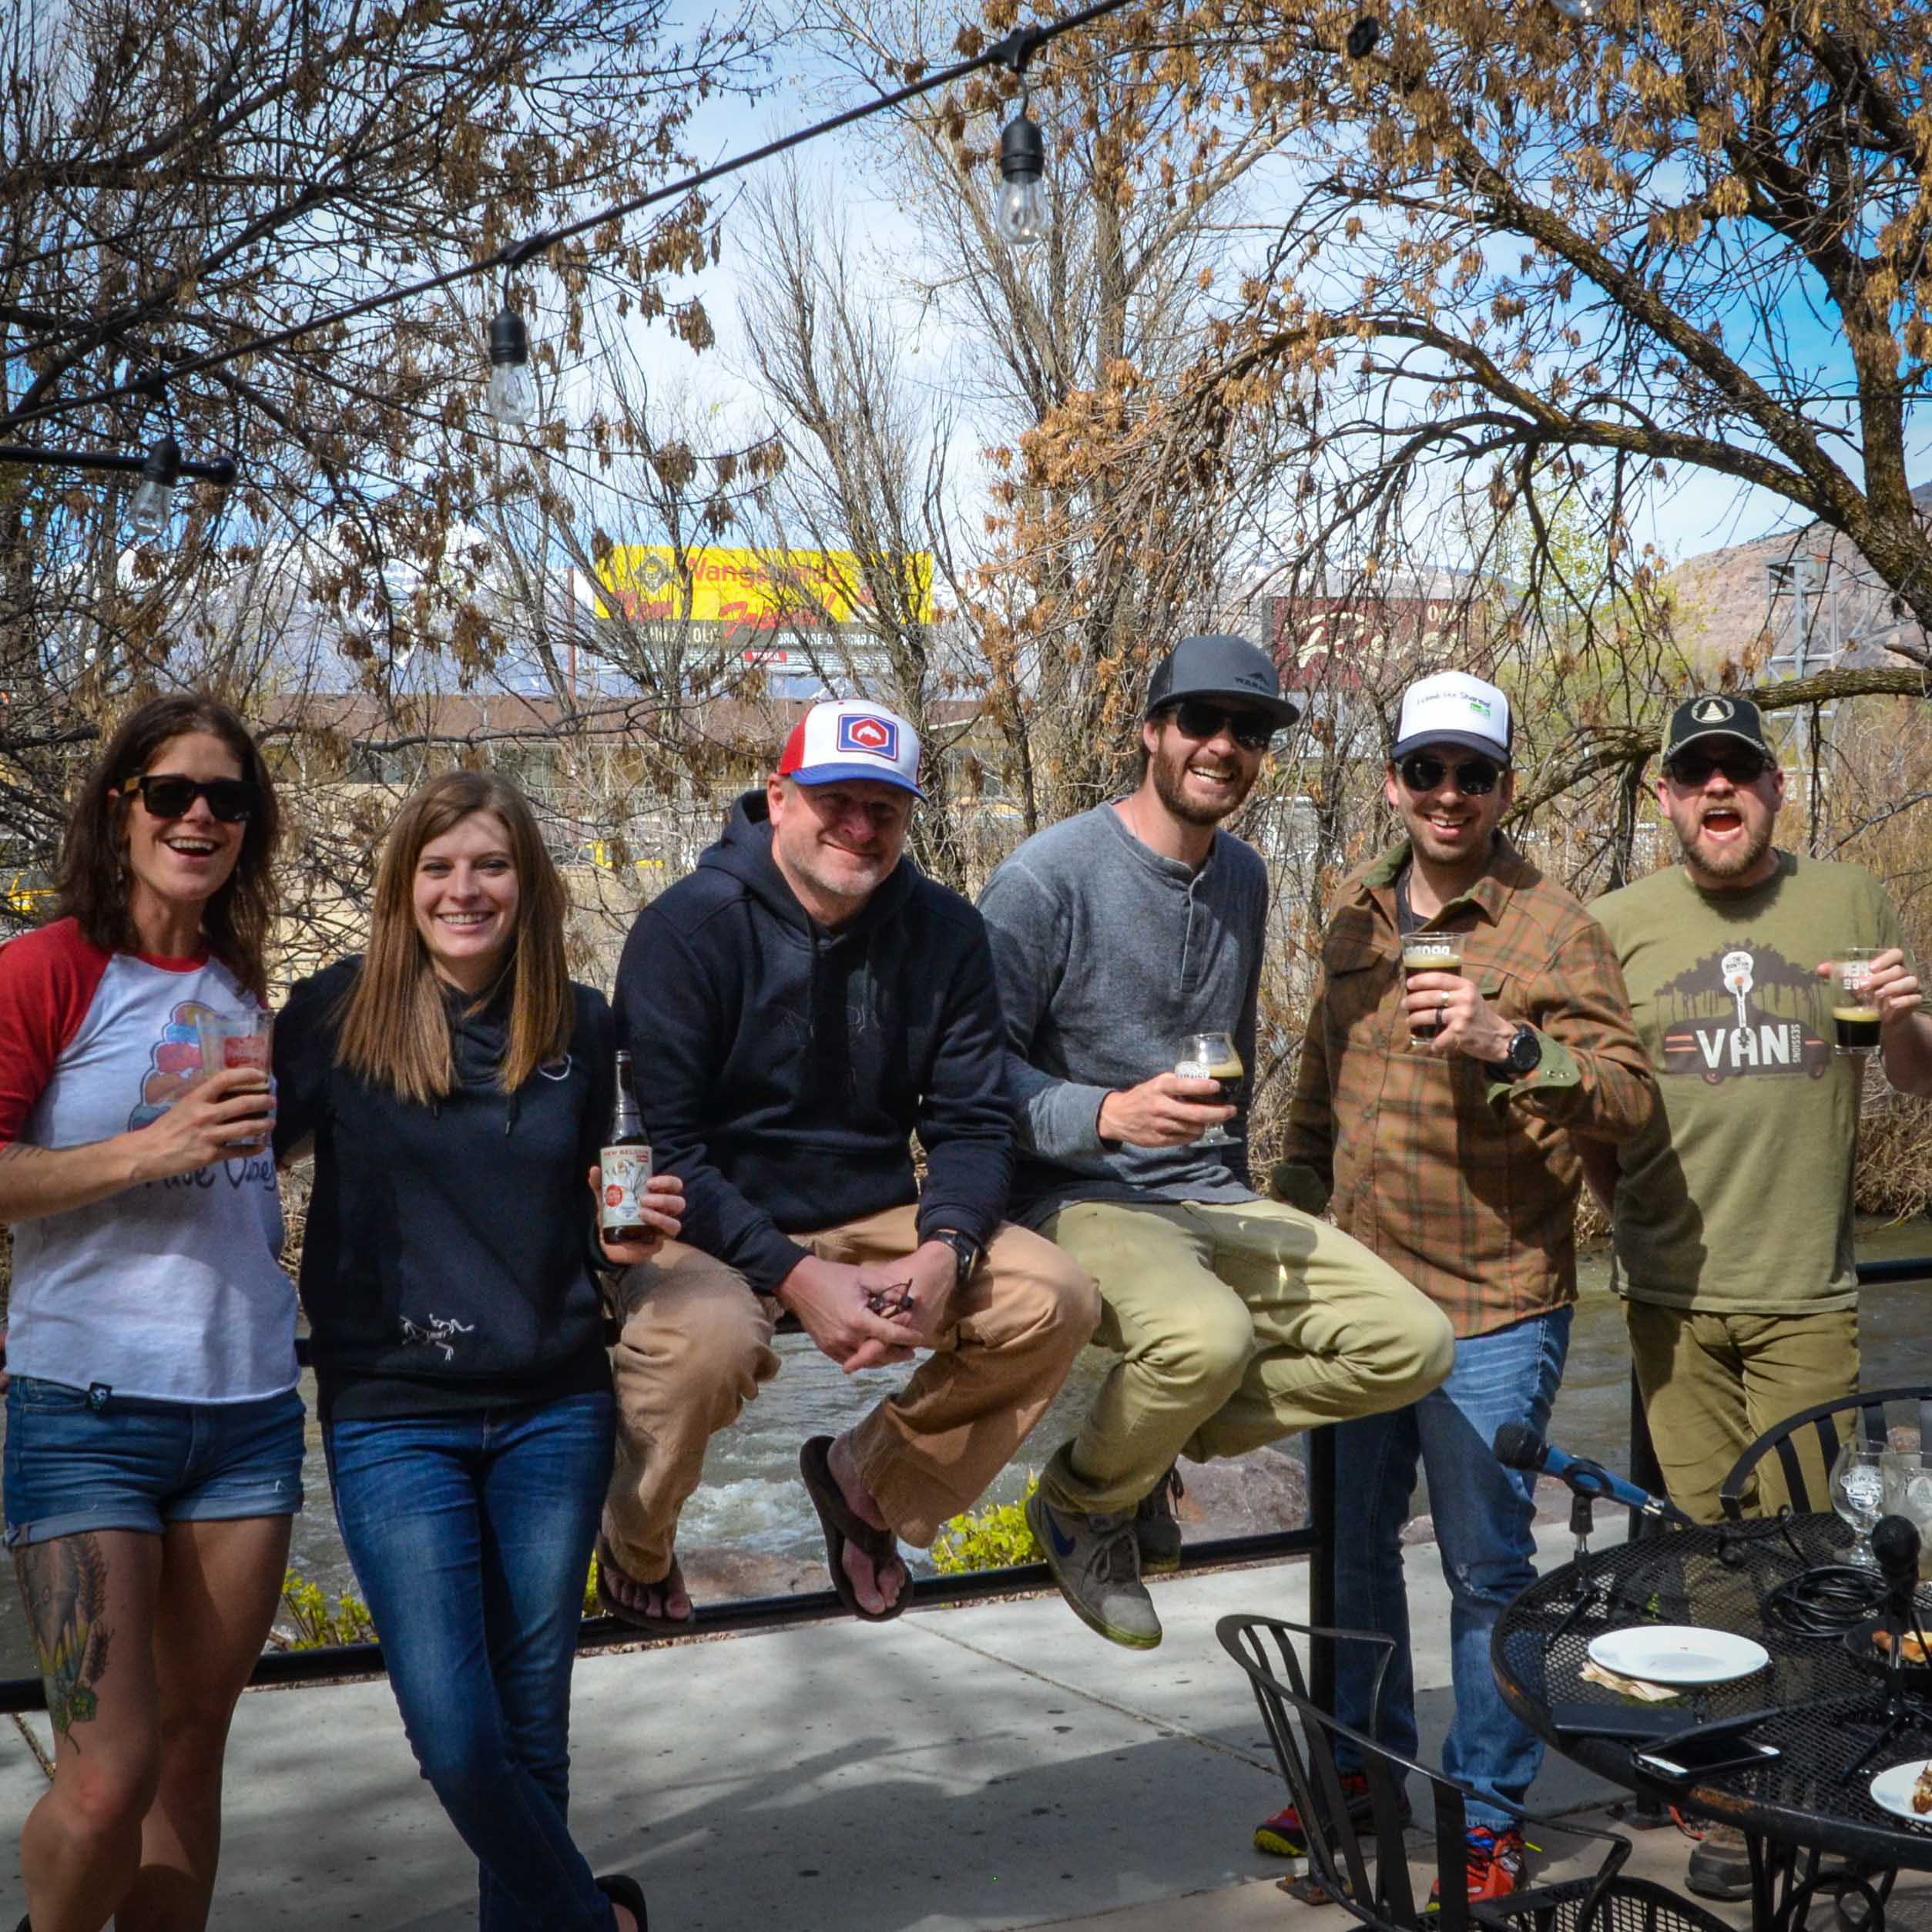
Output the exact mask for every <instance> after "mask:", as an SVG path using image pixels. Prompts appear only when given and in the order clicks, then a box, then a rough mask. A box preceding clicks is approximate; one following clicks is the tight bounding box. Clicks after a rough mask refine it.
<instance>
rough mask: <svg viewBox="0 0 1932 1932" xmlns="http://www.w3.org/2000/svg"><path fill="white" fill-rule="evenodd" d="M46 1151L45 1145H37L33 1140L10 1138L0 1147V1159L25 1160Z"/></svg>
mask: <svg viewBox="0 0 1932 1932" xmlns="http://www.w3.org/2000/svg"><path fill="white" fill-rule="evenodd" d="M46 1151H47V1150H46V1149H45V1148H44V1147H36V1146H35V1145H34V1143H33V1142H32V1141H29V1140H10V1141H8V1142H7V1144H6V1145H5V1146H4V1147H0V1161H24V1160H27V1159H31V1158H32V1156H34V1155H35V1154H44V1153H45V1152H46Z"/></svg>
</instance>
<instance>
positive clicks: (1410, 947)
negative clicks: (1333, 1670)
mask: <svg viewBox="0 0 1932 1932" xmlns="http://www.w3.org/2000/svg"><path fill="white" fill-rule="evenodd" d="M1402 970H1403V971H1404V973H1405V974H1408V973H1459V972H1461V971H1462V934H1461V933H1459V932H1412V933H1410V934H1409V935H1408V937H1407V938H1406V939H1404V941H1403V942H1402ZM1439 1025H1441V1021H1440V1020H1439V1019H1438V1018H1437V1016H1436V1015H1434V1014H1433V1013H1424V1015H1421V1017H1420V1018H1418V1019H1414V1020H1411V1021H1410V1031H1409V1051H1410V1052H1411V1053H1426V1052H1428V1050H1429V1043H1430V1041H1431V1040H1433V1039H1434V1038H1435V1037H1436V1028H1437V1026H1439Z"/></svg>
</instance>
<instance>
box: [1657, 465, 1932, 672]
mask: <svg viewBox="0 0 1932 1932" xmlns="http://www.w3.org/2000/svg"><path fill="white" fill-rule="evenodd" d="M1912 499H1913V501H1914V502H1915V503H1916V504H1917V505H1918V506H1919V508H1920V511H1921V512H1923V513H1924V515H1926V516H1927V517H1928V518H1932V482H1927V483H1921V484H1920V485H1919V486H1918V488H1917V489H1915V490H1914V491H1913V492H1912ZM1774 570H1775V572H1776V575H1775V578H1774V575H1773V572H1774ZM1667 582H1669V585H1670V587H1671V588H1672V589H1673V590H1674V591H1675V592H1676V594H1677V599H1678V604H1679V611H1680V613H1681V615H1680V618H1679V626H1678V636H1679V639H1680V640H1681V641H1682V643H1683V645H1684V647H1685V650H1686V652H1688V653H1689V656H1690V657H1691V659H1692V662H1694V663H1696V664H1697V665H1698V666H1700V668H1702V669H1708V670H1715V669H1716V667H1717V666H1719V665H1720V664H1723V663H1726V662H1730V663H1736V662H1739V660H1741V659H1743V658H1745V657H1746V656H1752V657H1753V658H1755V659H1756V661H1757V662H1759V664H1760V665H1763V664H1764V663H1766V662H1767V661H1768V662H1769V666H1770V669H1771V673H1772V674H1773V676H1786V677H1789V676H1796V675H1797V674H1798V673H1799V671H1800V669H1810V670H1822V669H1825V668H1826V666H1829V665H1830V664H1832V663H1833V662H1836V663H1838V664H1840V665H1865V664H1873V665H1877V664H1897V663H1898V662H1900V659H1898V658H1897V657H1896V656H1893V653H1892V652H1891V651H1890V649H1888V648H1887V647H1888V646H1890V645H1892V644H1893V643H1907V644H1911V643H1916V644H1917V645H1919V646H1921V647H1923V646H1925V645H1926V643H1927V636H1926V632H1925V629H1924V626H1921V625H1920V624H1919V623H1918V622H1917V620H1916V619H1914V618H1912V617H1911V616H1910V615H1902V616H1901V615H1897V614H1896V613H1894V612H1893V609H1892V598H1891V593H1890V591H1888V590H1887V589H1886V588H1885V586H1884V585H1882V584H1881V583H1880V582H1879V581H1878V579H1877V577H1876V575H1874V574H1873V571H1872V569H1871V567H1870V565H1868V564H1867V562H1865V559H1864V558H1863V557H1862V556H1860V555H1859V553H1858V552H1857V550H1856V549H1854V548H1853V546H1852V545H1850V543H1849V542H1846V539H1845V538H1843V537H1842V536H1840V535H1839V534H1838V532H1836V531H1835V530H1833V529H1830V528H1828V527H1827V526H1826V525H1823V524H1822V523H1814V524H1811V525H1807V526H1806V528H1803V529H1801V530H1785V531H1780V532H1779V533H1778V534H1777V535H1776V536H1770V537H1759V538H1756V540H1755V541H1753V542H1749V543H1739V544H1732V545H1729V546H1728V547H1727V548H1724V549H1722V550H1709V551H1706V552H1704V553H1703V554H1702V555H1701V556H1696V557H1692V558H1689V559H1688V560H1687V561H1686V562H1684V563H1682V564H1680V565H1679V566H1678V567H1677V568H1676V569H1675V570H1673V571H1672V572H1671V573H1670V575H1669V578H1668V579H1667ZM1801 597H1802V606H1803V609H1804V610H1805V612H1806V614H1807V615H1808V617H1809V620H1810V621H1809V628H1808V634H1807V633H1806V630H1805V627H1803V626H1801V624H1800V615H1799V613H1800V606H1801ZM1834 643H1835V644H1836V656H1834V655H1833V647H1834Z"/></svg>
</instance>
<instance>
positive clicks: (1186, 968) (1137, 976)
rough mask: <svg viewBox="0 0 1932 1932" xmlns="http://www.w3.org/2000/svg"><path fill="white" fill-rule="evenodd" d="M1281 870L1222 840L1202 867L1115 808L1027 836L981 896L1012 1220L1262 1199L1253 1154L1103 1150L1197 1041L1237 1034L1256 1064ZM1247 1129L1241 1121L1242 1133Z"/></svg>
mask: <svg viewBox="0 0 1932 1932" xmlns="http://www.w3.org/2000/svg"><path fill="white" fill-rule="evenodd" d="M980 911H981V914H982V915H983V916H984V919H985V921H986V928H987V933H988V937H989V938H990V939H991V941H992V945H993V964H994V971H995V974H996V975H997V977H998V981H999V992H1000V1004H1001V1006H1002V1008H1004V1009H1005V1015H1006V1030H1007V1043H1008V1053H1007V1059H1006V1065H1007V1078H1008V1083H1009V1085H1011V1089H1012V1093H1013V1099H1014V1105H1015V1109H1016V1110H1017V1112H1018V1116H1019V1126H1020V1149H1021V1152H1020V1161H1019V1168H1018V1172H1017V1173H1016V1174H1015V1176H1014V1182H1013V1197H1012V1206H1013V1212H1014V1213H1015V1215H1016V1216H1018V1218H1019V1219H1021V1220H1023V1221H1024V1222H1025V1223H1028V1225H1029V1226H1035V1227H1037V1226H1039V1225H1040V1224H1041V1223H1042V1222H1044V1221H1045V1219H1047V1218H1048V1216H1050V1215H1052V1214H1053V1213H1055V1212H1056V1211H1057V1210H1058V1209H1060V1208H1062V1207H1063V1206H1065V1205H1066V1203H1067V1202H1069V1201H1082V1200H1085V1201H1095V1200H1102V1201H1119V1200H1132V1199H1147V1198H1149V1197H1152V1198H1153V1199H1159V1200H1170V1201H1179V1200H1187V1201H1251V1200H1253V1199H1254V1198H1255V1196H1254V1192H1253V1189H1251V1188H1250V1187H1249V1186H1248V1184H1247V1149H1246V1144H1245V1142H1236V1144H1235V1145H1233V1146H1223V1147H1202V1146H1198V1145H1196V1146H1186V1147H1129V1146H1124V1145H1120V1144H1119V1143H1118V1142H1107V1141H1103V1140H1102V1139H1101V1138H1100V1124H1099V1123H1100V1103H1101V1102H1102V1101H1103V1100H1105V1098H1106V1097H1107V1095H1109V1093H1112V1092H1115V1091H1117V1090H1119V1089H1122V1088H1128V1087H1134V1086H1138V1085H1139V1084H1140V1083H1141V1082H1142V1081H1143V1080H1148V1079H1151V1078H1152V1077H1153V1076H1154V1075H1156V1074H1157V1073H1163V1072H1171V1071H1172V1068H1173V1066H1174V1063H1175V1061H1176V1058H1177V1057H1178V1055H1179V1048H1180V1045H1181V1042H1182V1039H1183V1038H1184V1037H1185V1036H1186V1035H1188V1034H1190V1033H1204V1032H1217V1033H1227V1034H1231V1035H1233V1038H1234V1042H1235V1045H1236V1047H1237V1048H1239V1050H1240V1054H1241V1058H1242V1061H1243V1064H1244V1065H1246V1066H1247V1067H1248V1068H1249V1070H1250V1071H1251V1072H1252V1070H1253V1066H1254V1036H1255V1005H1256V999H1257V998H1258V997H1259V991H1260V984H1261V958H1262V948H1263V941H1264V937H1265V934H1266V927H1267V911H1268V874H1267V868H1266V866H1264V865H1263V863H1262V860H1261V856H1260V854H1259V853H1257V852H1256V850H1254V848H1253V847H1252V846H1249V845H1246V844H1243V842H1242V841H1241V840H1239V839H1236V838H1233V837H1229V835H1228V834H1226V833H1225V832H1217V833H1216V834H1215V835H1214V844H1213V847H1212V849H1211V850H1209V854H1208V857H1207V861H1206V864H1204V865H1202V867H1201V868H1200V870H1199V871H1195V870H1192V869H1191V868H1189V867H1187V866H1186V865H1184V864H1182V863H1181V862H1180V861H1179V860H1176V859H1169V858H1163V857H1161V855H1160V854H1158V853H1156V852H1155V851H1153V850H1151V849H1150V848H1149V847H1147V846H1145V845H1143V844H1142V843H1141V841H1140V840H1139V839H1137V838H1136V837H1135V836H1134V834H1132V832H1131V831H1129V830H1128V828H1127V825H1126V823H1125V820H1122V817H1121V816H1120V814H1119V812H1117V811H1116V810H1115V809H1114V807H1112V805H1102V806H1098V807H1095V809H1094V810H1092V811H1090V812H1083V813H1081V814H1080V816H1079V817H1077V818H1071V819H1068V820H1064V821H1063V822H1062V823H1060V824H1058V825H1056V826H1054V827H1052V828H1051V829H1050V830H1047V831H1045V832H1041V833H1039V834H1036V835H1035V837H1032V838H1030V839H1028V840H1027V841H1026V843H1025V844H1024V845H1022V846H1021V847H1020V848H1019V850H1018V851H1016V852H1015V853H1014V854H1013V855H1012V857H1010V858H1009V859H1008V860H1006V862H1005V864H1003V865H1002V866H1001V867H1000V868H999V870H998V871H997V872H995V874H993V877H992V878H991V880H989V881H988V884H987V887H986V890H985V891H984V893H983V894H981V898H980ZM1246 1129H1247V1117H1246V1110H1245V1109H1243V1113H1242V1115H1241V1116H1240V1117H1239V1119H1236V1120H1233V1121H1232V1122H1229V1129H1228V1131H1229V1132H1230V1133H1234V1134H1245V1133H1246Z"/></svg>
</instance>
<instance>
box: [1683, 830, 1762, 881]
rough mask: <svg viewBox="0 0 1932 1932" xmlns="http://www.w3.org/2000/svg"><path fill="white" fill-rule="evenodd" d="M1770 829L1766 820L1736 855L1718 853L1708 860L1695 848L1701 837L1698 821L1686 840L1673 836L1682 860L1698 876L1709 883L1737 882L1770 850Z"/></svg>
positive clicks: (1732, 853) (1735, 852)
mask: <svg viewBox="0 0 1932 1932" xmlns="http://www.w3.org/2000/svg"><path fill="white" fill-rule="evenodd" d="M1773 829H1774V828H1773V826H1772V825H1771V823H1769V821H1768V820H1767V821H1766V823H1765V824H1764V825H1763V827H1762V828H1760V830H1759V831H1758V832H1757V833H1756V834H1755V835H1753V837H1750V838H1748V839H1746V840H1745V842H1744V844H1742V846H1741V847H1739V848H1738V849H1737V850H1736V851H1732V852H1720V853H1718V854H1716V855H1715V856H1712V855H1709V854H1706V853H1704V852H1702V851H1701V850H1699V848H1698V843H1697V841H1698V840H1699V837H1701V836H1702V833H1703V830H1704V822H1703V820H1702V819H1699V820H1698V822H1697V825H1696V829H1695V830H1693V831H1692V834H1691V836H1690V837H1689V838H1685V836H1684V835H1683V834H1682V832H1679V834H1677V843H1678V844H1679V847H1681V848H1682V851H1683V854H1684V857H1685V858H1686V859H1688V860H1689V861H1690V863H1691V864H1692V865H1694V866H1696V867H1697V868H1698V870H1699V871H1700V872H1703V873H1706V874H1708V875H1709V877H1712V878H1713V879H1741V878H1742V877H1743V876H1744V875H1745V874H1746V873H1747V872H1749V870H1751V868H1752V867H1753V866H1755V865H1756V864H1758V863H1759V860H1762V859H1763V857H1764V855H1765V854H1766V853H1767V852H1768V851H1769V850H1770V849H1771V834H1772V832H1773Z"/></svg>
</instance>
